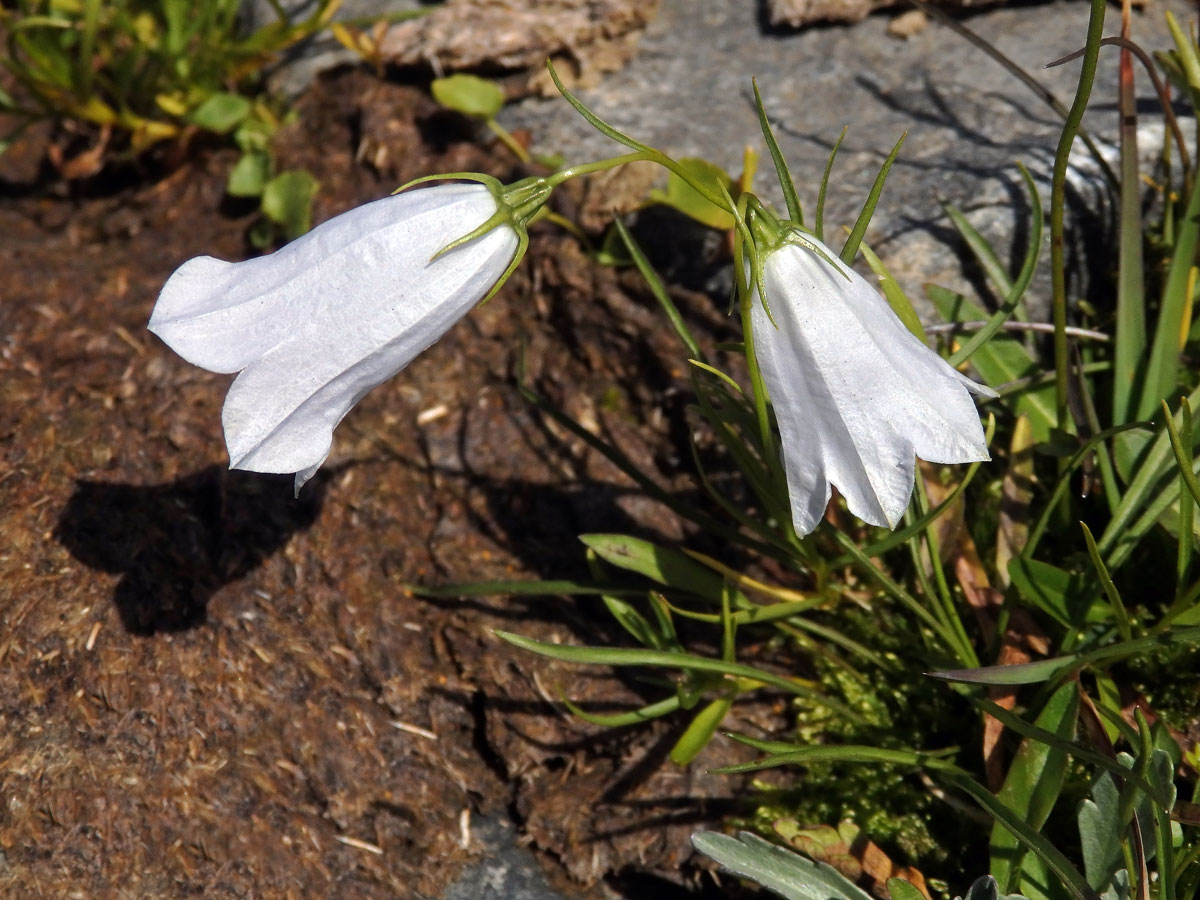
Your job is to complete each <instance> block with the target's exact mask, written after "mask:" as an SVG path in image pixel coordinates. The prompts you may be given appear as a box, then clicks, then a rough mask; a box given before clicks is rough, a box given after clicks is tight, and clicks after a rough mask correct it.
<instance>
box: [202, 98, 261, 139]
mask: <svg viewBox="0 0 1200 900" xmlns="http://www.w3.org/2000/svg"><path fill="white" fill-rule="evenodd" d="M248 115H250V101H249V100H247V99H246V98H245V97H243V96H241V95H240V94H227V93H216V94H211V95H209V97H208V99H207V100H205V101H204V102H203V103H201V104H200V105H199V106H197V107H196V108H195V109H193V110H192V112H191V114H190V115H189V116H188V121H189V122H191V123H192V124H193V125H197V126H199V127H200V128H203V129H204V130H205V131H212V132H215V133H217V134H228V133H229V132H230V131H233V129H234V128H236V127H237V126H238V125H239V124H241V122H242V120H243V119H245V118H246V117H247V116H248Z"/></svg>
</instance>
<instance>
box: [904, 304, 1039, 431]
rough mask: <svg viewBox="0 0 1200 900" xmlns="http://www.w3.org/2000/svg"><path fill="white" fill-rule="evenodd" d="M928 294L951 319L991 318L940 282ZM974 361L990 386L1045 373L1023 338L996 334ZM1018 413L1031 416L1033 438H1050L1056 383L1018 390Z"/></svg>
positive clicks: (939, 309)
mask: <svg viewBox="0 0 1200 900" xmlns="http://www.w3.org/2000/svg"><path fill="white" fill-rule="evenodd" d="M925 293H926V296H928V297H929V299H930V300H931V301H932V302H933V305H934V306H935V307H936V308H937V311H938V314H939V315H940V316H941V317H942V318H943V319H945V320H946V321H947V322H970V321H978V320H987V319H988V318H989V317H988V316H987V314H986V313H985V312H984V311H983V309H982V308H980V307H979V306H977V305H976V304H974V303H972V302H971V301H970V300H968V299H967V298H966V297H964V296H962V295H961V294H956V293H954V292H953V291H950V290H947V289H946V288H943V287H939V286H938V285H933V284H931V285H927V286H926V289H925ZM971 364H972V365H973V366H974V367H975V369H976V370H977V371H978V372H979V375H980V377H981V378H982V379H983V381H984V383H985V384H987V385H988V386H989V387H993V388H995V387H999V386H1001V385H1004V384H1008V383H1010V382H1014V381H1021V380H1022V379H1029V378H1034V377H1037V376H1039V375H1041V374H1042V371H1043V370H1042V367H1041V365H1040V364H1039V363H1038V361H1037V360H1036V359H1034V357H1033V355H1032V354H1030V352H1029V351H1028V350H1026V349H1025V348H1024V347H1023V346H1022V345H1021V343H1020V342H1019V341H1016V340H1014V339H1012V338H1008V337H1000V336H999V335H993V336H992V337H991V339H990V340H988V341H987V342H986V343H984V344H983V345H981V346H980V347H978V349H976V350H975V352H974V353H973V354H972V355H971ZM1013 412H1014V414H1017V415H1020V414H1024V415H1026V416H1028V417H1029V425H1030V428H1031V429H1032V431H1033V439H1034V441H1035V442H1037V443H1042V442H1044V441H1046V440H1048V439H1049V437H1050V430H1051V429H1052V428H1053V427H1054V425H1055V423H1056V421H1057V416H1056V414H1055V412H1054V385H1052V384H1051V385H1044V386H1041V387H1031V388H1027V389H1024V390H1022V391H1021V392H1020V393H1018V394H1017V399H1016V403H1015V405H1014V410H1013Z"/></svg>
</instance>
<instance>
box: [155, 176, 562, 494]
mask: <svg viewBox="0 0 1200 900" xmlns="http://www.w3.org/2000/svg"><path fill="white" fill-rule="evenodd" d="M548 193H549V190H548V188H544V186H542V185H540V184H537V183H534V182H533V181H532V180H531V181H530V182H527V183H523V185H521V186H516V185H514V186H513V188H512V189H510V191H509V192H506V193H502V192H501V191H500V190H499V185H498V184H497V185H495V186H494V187H493V186H492V184H491V183H490V181H489V182H488V183H483V184H444V185H439V186H436V187H430V188H424V189H421V190H414V191H410V192H407V193H401V194H396V195H393V196H390V197H387V198H385V199H382V200H376V201H375V202H373V203H368V204H366V205H365V206H360V207H358V208H357V209H353V210H351V211H349V212H347V213H344V214H342V215H340V216H337V217H336V218H333V219H330V220H329V221H327V222H325V223H323V224H322V225H320V226H319V227H317V228H315V229H313V230H312V231H311V232H309V233H308V234H306V235H304V236H303V237H301V238H299V239H297V240H295V241H293V242H292V243H290V244H288V245H287V246H285V247H283V248H281V249H280V250H278V251H276V252H275V253H272V254H270V255H268V256H263V257H259V258H257V259H251V260H246V261H245V262H238V263H229V262H223V261H221V260H218V259H214V258H212V257H210V256H201V257H197V258H195V259H192V260H189V261H188V262H186V263H184V264H183V265H182V266H180V267H179V269H177V270H176V271H175V273H174V274H173V275H172V276H171V278H170V279H169V280H168V281H167V283H166V285H165V286H164V287H163V289H162V293H161V294H160V295H159V297H158V302H157V303H156V304H155V307H154V311H153V313H152V315H151V317H150V323H149V328H150V330H151V331H153V332H154V333H155V334H157V335H158V336H159V337H161V338H162V339H163V340H164V341H165V342H166V343H167V344H168V345H169V346H170V347H171V348H172V349H173V350H174V351H175V352H176V353H178V354H179V355H180V356H182V357H183V358H184V359H186V360H187V361H188V362H190V363H193V364H194V365H197V366H200V367H202V368H205V369H209V370H211V371H213V372H239V373H240V374H239V375H238V376H237V378H236V379H235V380H234V382H233V384H232V385H231V387H230V388H229V393H228V395H227V396H226V398H225V407H224V409H223V411H222V415H221V419H222V423H223V425H224V429H225V442H226V445H227V446H228V448H229V459H230V467H231V468H235V469H248V470H251V471H254V472H277V473H286V472H295V473H296V490H297V491H299V489H300V486H301V485H302V484H304V482H305V481H307V480H308V479H309V478H311V477H312V476H313V474H315V472H316V471H317V469H318V468H319V467H320V466H321V464H322V463H323V462H324V461H325V458H326V457H327V456H328V455H329V450H330V446H331V444H332V441H333V430H334V428H335V427H336V426H337V424H338V423H339V422H340V421H341V420H342V417H343V416H345V415H346V413H347V412H349V411H350V408H351V407H353V406H354V404H355V403H357V402H358V401H359V400H360V399H362V397H363V395H364V394H366V393H367V391H369V390H370V389H371V388H373V387H375V386H376V385H378V384H380V383H382V382H383V381H386V380H387V379H388V378H391V377H392V376H393V375H395V374H396V373H397V372H399V371H400V370H401V369H402V368H404V367H405V366H406V365H408V363H409V362H410V361H411V360H412V359H413V357H415V356H416V355H417V354H418V353H420V352H421V351H422V350H424V349H425V348H427V347H428V346H430V345H431V344H433V343H434V342H435V341H437V340H438V338H440V337H441V336H442V335H443V334H445V333H446V331H448V330H449V329H450V327H451V326H452V325H453V324H454V323H455V322H457V321H458V320H459V319H460V318H461V317H462V316H463V315H465V314H466V313H467V312H468V311H469V310H470V309H471V308H472V307H473V306H475V305H476V304H477V303H478V302H479V301H480V300H481V299H483V298H484V297H485V296H486V295H487V294H488V293H489V291H491V290H492V288H493V287H494V286H495V285H496V284H497V282H499V281H500V279H501V278H502V277H503V276H505V274H506V273H507V272H508V270H509V269H510V266H511V265H515V262H516V259H517V258H518V255H519V253H521V252H523V250H524V247H525V236H524V224H525V222H527V221H528V218H529V216H530V215H532V213H533V212H534V211H535V210H536V208H537V207H540V206H541V204H542V203H543V202H544V201H545V199H546V196H548ZM485 226H486V227H485ZM477 230H479V231H480V233H478V234H475V232H476V231H477ZM468 236H470V237H469V239H468V240H463V239H464V238H468ZM456 242H457V244H456ZM452 245H453V246H452ZM447 248H450V249H447Z"/></svg>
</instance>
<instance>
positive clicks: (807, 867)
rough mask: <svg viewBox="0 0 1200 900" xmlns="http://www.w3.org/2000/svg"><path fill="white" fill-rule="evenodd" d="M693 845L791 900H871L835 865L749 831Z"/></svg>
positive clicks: (698, 838) (708, 835) (707, 834)
mask: <svg viewBox="0 0 1200 900" xmlns="http://www.w3.org/2000/svg"><path fill="white" fill-rule="evenodd" d="M692 846H693V847H695V848H696V849H697V850H699V851H700V852H701V853H703V854H704V855H705V856H709V857H711V858H712V859H714V860H716V861H717V862H718V863H720V865H721V866H722V867H723V868H725V869H728V870H729V871H730V872H733V873H734V874H735V875H740V876H742V877H743V878H749V879H750V880H751V881H754V882H755V883H756V884H760V885H762V886H763V887H765V888H768V889H769V890H772V891H774V892H775V893H777V894H779V895H781V896H783V897H785V898H787V900H871V895H870V894H868V893H867V892H866V891H864V890H863V889H862V888H860V887H858V886H857V885H856V884H854V882H852V881H850V880H849V879H848V878H846V876H845V875H843V874H842V873H841V872H839V871H838V870H837V869H835V868H833V867H832V866H828V865H826V864H825V863H819V862H813V861H812V860H811V859H806V858H804V857H803V856H801V855H800V854H798V853H793V852H792V851H791V850H785V849H784V848H783V847H778V846H776V845H775V844H771V843H769V842H767V841H764V840H763V839H762V838H760V837H758V836H757V835H754V834H750V833H749V832H745V831H743V832H742V833H741V834H739V835H738V836H737V837H736V838H734V837H730V836H728V835H725V834H716V833H715V832H711V831H701V832H697V833H696V834H693V835H692ZM893 900H899V898H893Z"/></svg>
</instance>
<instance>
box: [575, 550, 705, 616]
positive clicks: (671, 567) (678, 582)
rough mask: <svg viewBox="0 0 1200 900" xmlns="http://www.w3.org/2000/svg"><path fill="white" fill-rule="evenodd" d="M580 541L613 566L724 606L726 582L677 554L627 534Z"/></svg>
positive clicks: (691, 560)
mask: <svg viewBox="0 0 1200 900" xmlns="http://www.w3.org/2000/svg"><path fill="white" fill-rule="evenodd" d="M579 540H581V541H583V543H584V544H585V545H586V546H588V547H589V548H591V549H592V550H593V551H595V553H596V555H597V556H599V557H600V558H601V559H603V560H604V561H605V562H608V563H611V564H612V565H614V566H617V567H619V568H622V569H625V570H627V571H629V572H636V573H637V574H639V575H644V576H645V577H647V578H650V579H652V580H653V581H656V582H658V583H659V584H661V585H664V586H666V587H671V588H675V589H677V590H683V591H687V592H689V593H692V594H695V595H697V596H699V597H703V598H704V599H706V600H711V601H712V602H713V603H720V602H721V592H722V590H723V589H724V584H725V579H724V578H722V577H721V576H720V575H718V574H717V573H716V572H714V571H713V570H712V569H710V568H708V567H707V566H703V565H701V564H700V563H698V562H696V561H695V560H694V559H692V558H691V557H690V556H686V555H684V554H683V553H680V552H679V551H678V550H670V549H668V548H666V547H660V546H658V545H657V544H652V543H650V541H645V540H642V539H641V538H635V537H631V536H630V535H626V534H581V535H580V536H579Z"/></svg>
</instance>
